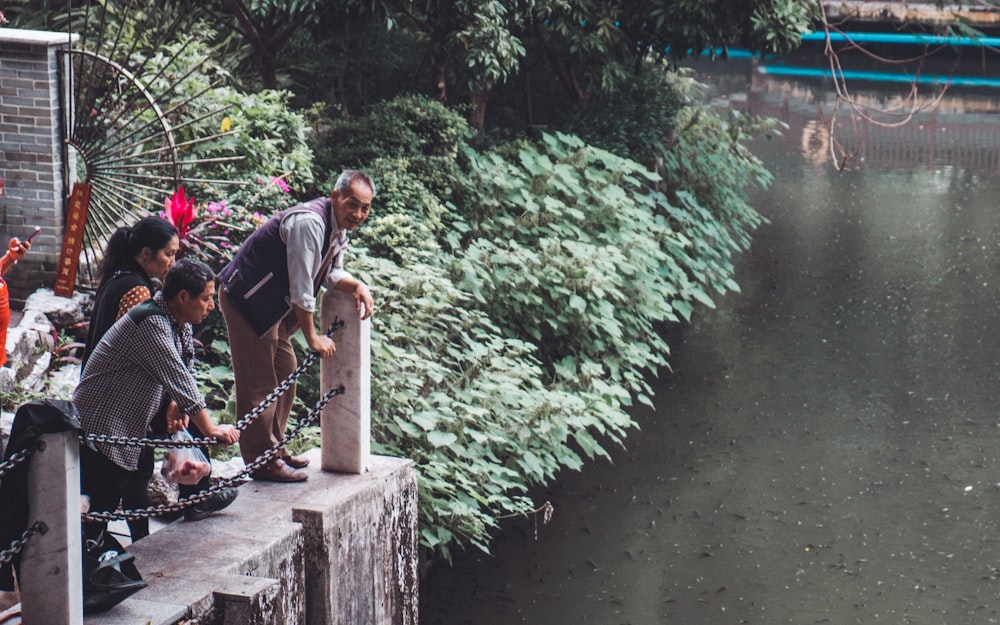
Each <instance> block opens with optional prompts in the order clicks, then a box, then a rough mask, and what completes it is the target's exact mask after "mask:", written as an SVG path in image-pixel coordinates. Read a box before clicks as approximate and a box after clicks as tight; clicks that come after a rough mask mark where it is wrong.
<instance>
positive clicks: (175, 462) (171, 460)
mask: <svg viewBox="0 0 1000 625" xmlns="http://www.w3.org/2000/svg"><path fill="white" fill-rule="evenodd" d="M170 440H173V441H193V440H194V439H193V438H192V437H191V434H190V433H189V432H188V431H187V430H181V431H179V432H176V433H174V435H173V436H171V437H170ZM160 473H162V474H163V477H164V478H166V479H167V481H168V482H173V483H175V484H184V485H187V486H193V485H195V484H197V483H198V482H200V481H201V479H202V478H205V477H208V476H209V475H211V474H212V465H211V464H209V462H208V457H206V456H205V452H203V451H202V450H201V449H199V448H198V447H170V448H169V449H167V455H166V458H164V459H163V466H162V467H161V468H160Z"/></svg>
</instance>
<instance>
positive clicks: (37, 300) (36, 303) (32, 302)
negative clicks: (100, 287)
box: [24, 289, 94, 328]
mask: <svg viewBox="0 0 1000 625" xmlns="http://www.w3.org/2000/svg"><path fill="white" fill-rule="evenodd" d="M93 301H94V298H93V297H92V296H91V295H89V294H87V293H81V292H79V291H77V292H75V293H73V296H72V297H62V296H60V295H56V294H55V293H54V292H53V291H52V289H39V290H37V291H35V292H34V293H32V294H31V295H29V296H28V299H27V300H25V302H24V312H25V315H26V316H27V313H28V311H38V312H40V313H42V314H44V315H45V316H46V317H47V318H48V319H49V320H50V321H51V322H52V323H53V324H54V325H55V326H56V327H58V328H68V327H70V326H72V325H75V324H77V323H80V322H82V321H86V320H87V319H88V318H89V315H90V309H91V307H92V306H93Z"/></svg>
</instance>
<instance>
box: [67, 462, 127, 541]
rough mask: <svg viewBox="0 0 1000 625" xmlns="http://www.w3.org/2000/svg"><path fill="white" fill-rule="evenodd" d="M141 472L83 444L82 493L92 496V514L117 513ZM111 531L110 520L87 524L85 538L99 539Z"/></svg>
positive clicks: (88, 522) (81, 465)
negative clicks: (119, 504)
mask: <svg viewBox="0 0 1000 625" xmlns="http://www.w3.org/2000/svg"><path fill="white" fill-rule="evenodd" d="M138 473H139V472H138V471H127V470H125V469H123V468H121V467H120V466H118V465H117V464H115V463H114V462H112V461H111V460H108V457H107V456H105V455H104V454H102V453H101V452H99V451H94V450H93V449H91V448H90V447H88V446H87V445H80V492H81V493H83V494H84V495H87V496H88V497H90V511H91V512H114V511H115V510H117V509H118V502H120V501H121V500H122V495H123V494H124V493H125V489H126V488H127V487H128V484H129V481H130V480H134V479H136V478H135V476H136V475H138ZM107 528H108V523H107V522H106V521H86V522H84V523H83V537H84V538H86V539H88V540H90V539H96V538H98V537H99V536H100V535H101V532H103V531H105V530H106V529H107Z"/></svg>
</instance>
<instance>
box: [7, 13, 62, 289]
mask: <svg viewBox="0 0 1000 625" xmlns="http://www.w3.org/2000/svg"><path fill="white" fill-rule="evenodd" d="M72 38H73V39H74V40H75V39H76V38H77V36H76V35H72ZM70 40H71V36H70V35H67V34H66V33H52V32H43V31H36V30H18V29H13V28H0V178H2V179H3V181H4V189H3V195H2V196H0V246H2V247H3V248H4V249H6V247H7V242H8V241H9V240H10V238H11V237H15V236H16V237H18V238H22V239H23V238H24V237H26V236H28V234H30V233H31V230H32V227H33V226H36V225H37V226H42V231H41V232H40V233H39V234H38V236H37V237H36V238H35V240H34V241H33V242H32V248H31V253H30V254H28V256H27V257H26V258H25V259H24V260H22V261H21V262H20V263H18V265H17V267H15V268H14V269H12V270H11V271H10V272H9V273H8V274H7V276H6V277H5V279H6V281H7V284H8V286H9V287H10V293H11V298H12V299H14V300H23V299H24V298H26V297H27V296H28V294H29V293H31V292H32V291H35V290H36V289H38V288H40V287H43V286H51V285H52V283H53V282H54V281H55V277H56V269H57V267H56V266H57V265H58V262H59V251H60V249H61V245H62V236H63V228H64V225H65V221H64V214H63V209H64V206H63V205H64V200H65V196H66V190H65V189H64V188H63V174H62V163H63V156H62V155H63V151H62V143H61V141H62V139H61V130H60V124H61V119H60V94H59V71H58V60H57V54H58V51H59V50H60V49H66V48H68V47H69V45H70Z"/></svg>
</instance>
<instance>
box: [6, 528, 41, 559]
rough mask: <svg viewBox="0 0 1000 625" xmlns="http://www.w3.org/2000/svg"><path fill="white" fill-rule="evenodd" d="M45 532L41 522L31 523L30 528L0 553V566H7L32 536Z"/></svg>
mask: <svg viewBox="0 0 1000 625" xmlns="http://www.w3.org/2000/svg"><path fill="white" fill-rule="evenodd" d="M47 531H48V528H46V527H45V524H44V523H42V522H41V521H35V522H34V523H32V525H31V527H29V528H28V529H26V530H24V533H23V534H21V537H20V538H17V539H15V540H14V542H12V543H11V544H10V547H8V548H7V549H4V550H3V551H0V564H7V563H8V562H10V561H11V560H12V559H13V558H14V554H16V553H19V552H20V551H21V550H22V549H24V545H25V544H26V543H27V542H28V540H29V539H30V538H31V537H32V536H34V535H35V534H44V533H45V532H47Z"/></svg>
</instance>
